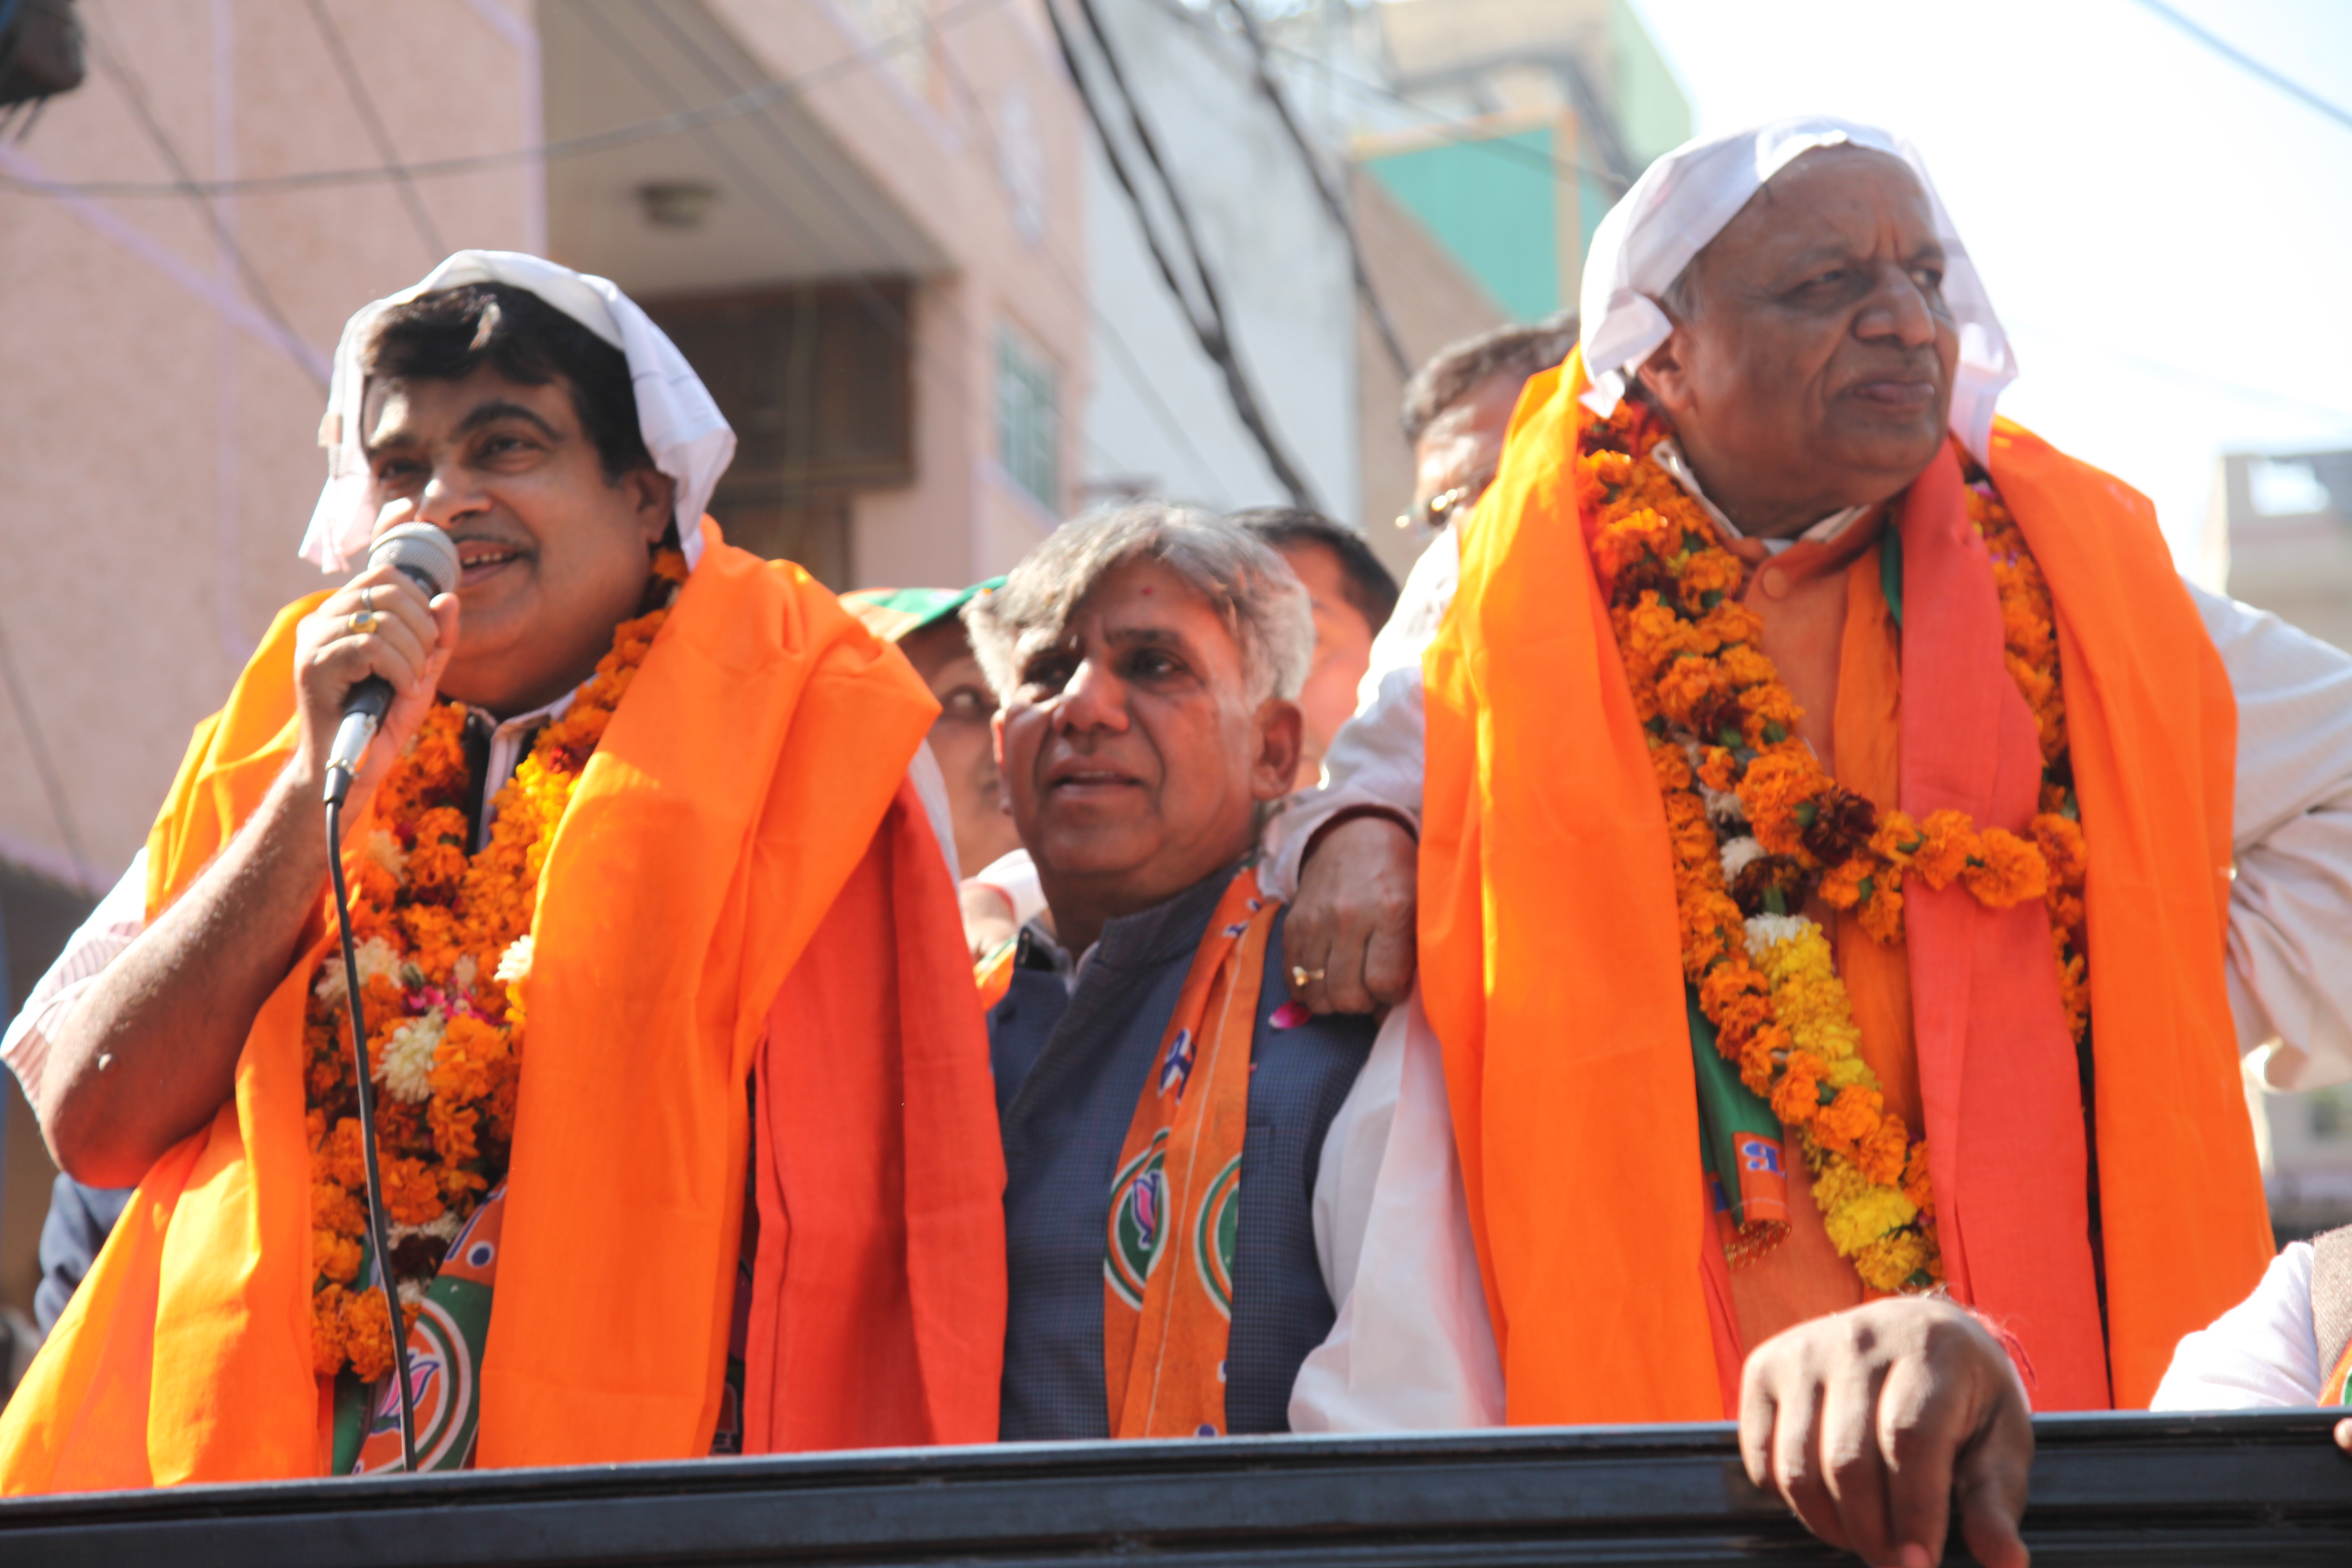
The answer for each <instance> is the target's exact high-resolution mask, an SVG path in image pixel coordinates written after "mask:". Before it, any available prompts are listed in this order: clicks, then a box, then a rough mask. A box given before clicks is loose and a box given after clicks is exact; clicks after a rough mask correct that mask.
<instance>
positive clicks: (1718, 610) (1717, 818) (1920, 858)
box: [1575, 402, 2087, 1291]
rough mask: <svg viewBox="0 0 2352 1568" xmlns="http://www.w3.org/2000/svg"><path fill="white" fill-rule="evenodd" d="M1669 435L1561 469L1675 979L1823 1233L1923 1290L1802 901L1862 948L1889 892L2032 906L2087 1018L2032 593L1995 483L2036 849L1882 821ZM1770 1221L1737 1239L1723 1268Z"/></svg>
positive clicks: (2061, 749) (1930, 1236) (1911, 1221)
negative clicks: (1674, 935) (1797, 1157)
mask: <svg viewBox="0 0 2352 1568" xmlns="http://www.w3.org/2000/svg"><path fill="white" fill-rule="evenodd" d="M1665 434H1666V432H1665V431H1664V429H1663V428H1661V427H1660V426H1658V425H1657V424H1656V423H1655V422H1654V420H1652V419H1651V418H1650V417H1649V416H1648V414H1647V412H1646V411H1645V410H1644V409H1643V408H1642V407H1641V405H1638V404H1635V403H1633V402H1627V403H1625V404H1622V405H1620V407H1619V408H1618V411H1617V412H1616V414H1615V415H1613V416H1611V417H1610V418H1608V419H1605V420H1597V421H1594V422H1592V423H1591V424H1589V425H1588V426H1586V427H1585V429H1584V431H1583V434H1582V437H1581V439H1580V447H1579V459H1578V462H1577V465H1576V470H1575V471H1576V482H1577V485H1578V490H1579V494H1578V502H1579V510H1580V513H1581V514H1582V515H1583V516H1585V517H1586V518H1587V519H1589V520H1590V521H1588V523H1587V528H1588V532H1589V537H1590V542H1591V551H1592V556H1593V561H1594V563H1595V566H1596V568H1597V569H1598V571H1599V572H1600V574H1601V580H1602V584H1603V586H1604V590H1605V592H1606V593H1607V595H1608V598H1609V603H1610V619H1611V623H1612V627H1613V629H1614V631H1615V635H1616V641H1617V644H1618V647H1619V650H1620V652H1621V654H1622V657H1623V659H1624V664H1625V672H1626V676H1627V679H1628V680H1629V681H1630V683H1631V685H1632V688H1633V697H1634V702H1635V706H1636V710H1637V711H1638V712H1639V714H1640V716H1641V718H1642V721H1643V724H1644V726H1645V727H1646V729H1647V730H1648V731H1649V742H1650V751H1651V757H1652V761H1653V763H1654V766H1655V768H1656V770H1657V774H1658V783H1659V788H1660V791H1661V793H1662V795H1663V796H1664V806H1665V813H1666V825H1667V834H1668V837H1669V840H1670V843H1671V847H1672V849H1673V853H1674V861H1675V900H1676V907H1677V908H1678V910H1680V912H1681V919H1682V928H1683V929H1682V952H1683V970H1684V975H1685V979H1686V980H1687V981H1688V982H1689V984H1691V985H1692V986H1693V987H1694V988H1696V993H1697V997H1698V1002H1699V1006H1700V1009H1701V1011H1702V1012H1704V1013H1705V1014H1706V1017H1707V1019H1708V1020H1709V1021H1710V1022H1711V1023H1712V1024H1714V1026H1715V1027H1716V1030H1717V1049H1718V1050H1720V1051H1721V1052H1722V1054H1723V1056H1724V1057H1725V1058H1726V1059H1727V1060H1728V1061H1730V1062H1732V1063H1733V1064H1734V1065H1735V1066H1737V1067H1738V1068H1739V1071H1740V1078H1741V1081H1742V1082H1743V1083H1745V1084H1746V1085H1747V1086H1748V1089H1750V1090H1751V1091H1753V1092H1754V1093H1756V1094H1758V1095H1759V1096H1760V1097H1762V1098H1764V1099H1765V1100H1769V1102H1770V1103H1771V1106H1772V1109H1773V1111H1774V1114H1776V1115H1777V1116H1778V1117H1779V1118H1780V1120H1781V1121H1782V1122H1784V1123H1785V1124H1786V1125H1788V1126H1790V1127H1792V1128H1794V1129H1796V1130H1797V1131H1798V1132H1799V1134H1800V1137H1801V1142H1802V1147H1803V1149H1804V1152H1805V1158H1806V1163H1807V1166H1808V1168H1809V1169H1810V1170H1811V1172H1812V1173H1813V1177H1814V1181H1813V1191H1814V1196H1815V1199H1816V1202H1817V1203H1818V1205H1819V1206H1820V1208H1821V1210H1822V1219H1823V1223H1824V1226H1825V1227H1826V1229H1827V1231H1828V1234H1829V1236H1830V1239H1831V1241H1832V1244H1833V1245H1834V1246H1835V1247H1837V1250H1838V1251H1839V1253H1840V1254H1841V1255H1842V1256H1844V1257H1846V1258H1851V1259H1852V1260H1853V1263H1854V1266H1855V1269H1856V1271H1857V1272H1858V1273H1859V1274H1860V1275H1861V1276H1862V1278H1863V1279H1864V1282H1865V1283H1866V1284H1868V1285H1870V1286H1871V1287H1872V1288H1873V1289H1880V1290H1889V1291H1891V1290H1897V1289H1927V1288H1930V1287H1932V1286H1933V1285H1934V1284H1935V1283H1936V1282H1937V1280H1938V1279H1939V1278H1940V1276H1941V1268H1940V1263H1939V1260H1938V1256H1937V1248H1936V1240H1935V1214H1934V1202H1933V1191H1932V1187H1931V1184H1930V1183H1929V1180H1928V1166H1927V1146H1926V1145H1925V1144H1924V1143H1922V1142H1914V1141H1913V1140H1912V1139H1911V1137H1910V1132H1909V1129H1907V1128H1906V1126H1905V1125H1904V1121H1903V1119H1902V1117H1901V1116H1900V1115H1899V1114H1897V1113H1895V1111H1893V1110H1888V1109H1887V1108H1886V1106H1885V1100H1884V1096H1883V1094H1882V1092H1881V1090H1880V1087H1879V1084H1878V1082H1877V1079H1876V1078H1875V1076H1874V1074H1873V1073H1872V1072H1871V1070H1870V1068H1869V1067H1868V1065H1867V1064H1866V1063H1864V1061H1863V1060H1862V1058H1861V1057H1860V1055H1859V1054H1858V1051H1857V1049H1856V1047H1857V1046H1858V1043H1859V1040H1860V1033H1859V1030H1858V1029H1857V1028H1856V1027H1855V1026H1854V1024H1853V1009H1852V1005H1851V1001H1850V999H1849V998H1848V996H1847V994H1846V992H1845V987H1844V984H1843V981H1841V980H1840V979H1839V978H1838V976H1837V974H1836V973H1835V969H1834V966H1833V964H1832V959H1831V952H1830V948H1829V943H1828V941H1827V939H1826V936H1825V935H1824V934H1823V933H1822V931H1821V929H1820V927H1819V926H1818V925H1817V924H1816V923H1815V922H1814V921H1811V920H1809V919H1805V918H1803V917H1801V915H1799V914H1797V912H1796V911H1798V910H1801V908H1802V907H1803V905H1804V903H1805V901H1806V900H1808V899H1809V898H1810V897H1811V896H1812V895H1813V894H1815V893H1819V894H1820V895H1821V897H1822V901H1823V902H1825V903H1827V904H1829V905H1830V906H1831V907H1832V908H1836V909H1842V910H1855V911H1856V912H1857V915H1858V918H1859V920H1860V922H1861V924H1862V927H1863V929H1864V931H1866V932H1867V933H1868V934H1869V935H1870V936H1871V937H1872V938H1873V939H1874V940H1875V941H1878V942H1887V943H1892V942H1895V941H1898V940H1900V938H1901V936H1902V933H1903V892H1902V889H1903V883H1904V880H1905V879H1906V877H1911V876H1916V877H1918V878H1920V879H1923V880H1924V881H1926V883H1927V885H1928V886H1929V887H1931V888H1937V889H1941V888H1946V887H1949V886H1952V885H1954V884H1955V883H1957V884H1958V885H1959V886H1960V887H1962V888H1964V889H1967V890H1968V891H1969V894H1970V895H1972V896H1973V897H1975V898H1976V899H1978V900H1980V901H1981V902H1983V903H1985V904H1986V905H1988V906H1990V907H1992V908H1996V909H1998V908H2006V907H2008V906H2010V905H2012V904H2016V903H2019V902H2021V901H2023V900H2026V899H2031V898H2040V899H2043V900H2046V901H2047V902H2048V904H2049V907H2050V911H2051V922H2052V929H2053V935H2054V938H2055V942H2056V945H2057V959H2058V963H2059V966H2060V974H2061V984H2062V986H2063V988H2064V991H2065V998H2066V1008H2067V1018H2068V1022H2069V1025H2070V1026H2072V1027H2073V1028H2074V1033H2075V1037H2076V1038H2077V1039H2079V1038H2080V1037H2081V1036H2082V1031H2083V1029H2084V1027H2085V1026H2086V1024H2087V1011H2086V1002H2085V998H2086V996H2087V991H2086V990H2085V988H2084V975H2083V967H2082V965H2083V961H2082V959H2081V957H2080V956H2079V952H2080V950H2081V930H2082V910H2083V903H2082V897H2081V892H2082V878H2083V870H2084V863H2085V862H2084V853H2083V844H2082V836H2081V832H2080V829H2079V827H2078V826H2077V825H2076V822H2075V820H2074V810H2073V804H2072V795H2071V794H2070V793H2068V792H2067V790H2066V789H2065V787H2064V783H2063V779H2064V765H2065V740H2064V735H2065V719H2064V710H2063V702H2062V700H2061V693H2060V687H2059V680H2058V661H2057V641H2056V637H2055V635H2054V632H2053V629H2052V624H2051V620H2050V600H2049V591H2048V587H2047V584H2044V583H2043V582H2042V576H2041V573H2040V571H2039V569H2038V568H2037V567H2035V566H2034V564H2033V561H2032V555H2031V553H2030V552H2028V551H2027V550H2026V547H2025V542H2024V539H2023V536H2022V534H2021V533H2020V532H2019V531H2018V530H2017V528H2016V525H2015V522H2014V521H2013V520H2011V518H2010V517H2009V514H2008V512H2007V510H2005V509H2004V508H2002V507H2001V505H2000V500H1999V498H1998V497H1997V496H1996V495H1994V494H1993V493H1992V489H1991V486H1990V484H1989V483H1986V482H1984V480H1983V479H1982V477H1981V476H1980V475H1972V476H1971V480H1972V483H1971V488H1970V490H1969V516H1970V520H1971V521H1972V522H1973V523H1974V524H1975V526H1976V527H1977V528H1978V530H1979V533H1980V534H1981V535H1982V536H1983V537H1984V539H1985V541H1986V543H1987V546H1988V548H1989V549H1990V551H1991V552H1992V555H1993V559H1994V563H1995V564H1994V572H1995V579H1996V584H1997V587H1998V589H1999V592H2000V599H2001V610H2002V621H2003V625H2004V628H2005V631H2006V636H2007V651H2008V662H2009V667H2010V669H2011V674H2012V676H2013V677H2014V678H2015V679H2017V681H2018V684H2019V687H2020V689H2021V691H2022V692H2023V693H2024V695H2025V698H2026V700H2027V702H2028V704H2029V705H2030V706H2031V707H2032V709H2033V710H2034V715H2035V719H2036V721H2037V723H2038V724H2039V725H2040V727H2041V732H2042V746H2043V758H2044V763H2045V774H2044V779H2045V784H2044V795H2043V802H2042V804H2043V808H2044V809H2043V813H2042V815H2041V816H2037V817H2036V818H2035V819H2034V822H2033V824H2032V837H2031V838H2028V837H2022V836H2020V835H2018V834H2013V833H2010V832H2008V831H2006V830H2004V829H2001V828H1979V827H1978V826H1976V825H1975V824H1974V823H1973V822H1972V821H1970V820H1969V817H1968V816H1966V815H1965V814H1963V813H1960V812H1956V811H1939V812H1936V813H1934V814H1932V815H1930V816H1928V817H1927V820H1926V821H1924V822H1915V821H1913V820H1912V819H1911V818H1910V817H1909V816H1906V815H1905V814H1904V813H1902V812H1900V811H1889V812H1887V813H1885V814H1884V815H1883V816H1882V815H1881V814H1880V813H1879V812H1878V811H1877V809H1876V808H1875V807H1874V805H1872V804H1871V803H1870V802H1869V801H1867V800H1865V799H1864V798H1863V797H1862V796H1860V795H1855V794H1853V792H1852V791H1849V790H1846V789H1844V788H1843V787H1842V786H1841V785H1839V784H1837V782H1836V781H1835V780H1834V779H1832V778H1831V777H1830V775H1829V774H1828V773H1826V772H1825V771H1824V770H1823V769H1822V766H1821V763H1820V762H1819V760H1818V759H1816V758H1815V757H1814V756H1813V754H1812V751H1811V748H1810V747H1809V746H1807V745H1806V743H1805V742H1803V741H1802V740H1801V738H1799V736H1798V734H1797V721H1798V720H1799V719H1800V717H1801V710H1800V709H1799V708H1798V706H1797V704H1796V701H1795V700H1794V698H1793V697H1791V695H1790V692H1789V690H1788V688H1787V687H1786V686H1785V685H1784V684H1783V683H1782V682H1781V680H1780V672H1779V671H1778V669H1776V668H1774V666H1773V664H1772V661H1771V659H1770V658H1768V657H1766V655H1765V654H1764V652H1763V649H1762V646H1761V645H1762V635H1763V623H1762V621H1761V620H1760V619H1759V617H1758V616H1756V615H1755V614H1754V613H1753V612H1752V611H1750V610H1748V609H1747V608H1746V607H1745V606H1744V605H1740V604H1739V603H1738V593H1739V590H1740V587H1741V585H1742V584H1743V583H1744V582H1745V580H1746V567H1745V566H1744V565H1743V563H1741V562H1740V561H1739V559H1738V557H1737V556H1735V555H1733V554H1732V553H1731V552H1729V551H1727V550H1726V549H1724V548H1723V547H1722V545H1721V543H1720V542H1719V541H1718V540H1717V536H1716V531H1715V527H1714V524H1713V523H1712V521H1710V520H1709V519H1708V518H1707V517H1706V514H1705V513H1704V511H1703V510H1701V509H1700V508H1699V506H1698V504H1697V503H1696V501H1695V500H1693V499H1692V498H1691V497H1690V496H1689V495H1688V493H1686V492H1685V490H1684V489H1682V488H1681V487H1680V486H1679V485H1677V484H1676V483H1675V481H1674V479H1672V478H1671V477H1670V476H1668V475H1667V474H1666V473H1665V471H1664V469H1662V468H1659V466H1658V465H1657V464H1655V463H1654V462H1652V461H1650V460H1649V457H1650V453H1651V450H1652V448H1654V447H1655V446H1656V445H1657V444H1658V442H1659V441H1661V440H1662V439H1664V437H1665ZM1777 1239H1779V1233H1778V1232H1777V1231H1770V1230H1768V1229H1765V1228H1762V1227H1759V1229H1758V1231H1757V1234H1754V1235H1748V1234H1745V1233H1743V1235H1742V1236H1741V1237H1739V1238H1738V1242H1737V1243H1736V1244H1735V1246H1734V1247H1733V1249H1732V1250H1733V1253H1734V1255H1735V1257H1737V1258H1741V1259H1745V1258H1752V1257H1755V1256H1758V1255H1759V1254H1760V1253H1761V1252H1762V1251H1763V1250H1765V1249H1767V1248H1768V1247H1769V1246H1770V1245H1771V1243H1772V1242H1773V1241H1776V1240H1777Z"/></svg>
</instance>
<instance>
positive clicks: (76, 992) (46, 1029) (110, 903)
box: [0, 847, 147, 1103]
mask: <svg viewBox="0 0 2352 1568" xmlns="http://www.w3.org/2000/svg"><path fill="white" fill-rule="evenodd" d="M146 929H147V851H146V850H145V849H144V848H143V847H142V849H141V850H140V851H139V853H138V854H137V855H135V856H133V857H132V858H131V869H129V870H128V871H125V872H123V873H122V879H121V881H119V882H117V883H115V884H114V887H113V889H111V890H110V891H109V892H108V894H107V895H106V897H105V898H103V899H100V900H99V902H98V908H96V909H94V910H90V912H89V919H88V920H86V921H82V923H81V929H80V930H79V931H75V932H74V933H73V935H72V936H70V937H68V939H67V940H66V945H65V951H64V952H60V953H58V961H57V962H56V963H52V964H50V965H49V972H48V973H47V974H44V975H42V976H41V978H40V979H39V980H38V981H37V982H36V983H35V984H34V986H33V990H32V994H30V995H28V996H26V998H25V1005H24V1007H23V1008H22V1010H20V1011H19V1012H18V1013H17V1015H16V1019H15V1021H14V1022H12V1023H11V1024H9V1026H8V1032H7V1034H6V1035H5V1036H0V1061H5V1062H6V1063H7V1064H8V1068H9V1070H10V1071H12V1072H14V1073H15V1074H16V1081H17V1082H18V1083H20V1084H22V1085H24V1086H25V1098H26V1100H31V1101H34V1102H35V1103H37V1102H38V1098H39V1095H40V1089H41V1072H42V1069H43V1068H46V1067H47V1065H48V1060H49V1042H50V1041H51V1040H52V1039H55V1038H56V1037H57V1032H58V1026H60V1025H62V1024H63V1023H64V1022H65V1019H66V1016H67V1015H68V1013H71V1012H72V1011H73V1009H74V1007H75V1005H77V1004H78V1003H79V1002H80V1001H81V999H82V996H83V994H85V993H87V992H88V991H89V988H90V987H91V986H92V985H95V984H98V977H99V974H100V973H101V972H102V971H103V970H104V969H105V968H106V966H107V965H108V964H110V963H113V962H114V961H115V960H116V959H118V958H120V957H121V956H122V950H123V949H124V948H127V947H129V946H130V945H131V942H134V941H136V940H137V938H138V936H139V933H140V932H141V931H145V930H146Z"/></svg>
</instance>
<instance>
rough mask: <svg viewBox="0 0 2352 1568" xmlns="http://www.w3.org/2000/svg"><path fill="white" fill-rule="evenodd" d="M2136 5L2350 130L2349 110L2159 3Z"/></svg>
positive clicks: (2144, 0) (2146, 0)
mask: <svg viewBox="0 0 2352 1568" xmlns="http://www.w3.org/2000/svg"><path fill="white" fill-rule="evenodd" d="M2139 4H2140V7H2141V9H2143V10H2147V11H2153V12H2154V13H2156V15H2158V16H2161V17H2163V18H2164V19H2165V20H2166V21H2168V22H2169V23H2171V24H2172V25H2173V26H2176V27H2178V28H2179V29H2180V30H2181V31H2182V32H2184V33H2186V34H2188V35H2189V37H2192V38H2194V39H2196V40H2197V41H2198V42H2199V43H2200V44H2202V45H2204V46H2205V47H2207V48H2209V49H2210V50H2212V51H2213V52H2214V53H2215V54H2217V55H2219V56H2221V58H2223V59H2225V60H2228V61H2229V62H2230V63H2231V65H2234V66H2236V67H2237V68H2239V69H2240V70H2242V71H2245V72H2247V73H2248V74H2249V75H2252V76H2254V77H2258V78H2260V79H2262V80H2263V81H2266V82H2268V83H2269V84H2270V85H2271V86H2273V87H2274V88H2276V89H2279V90H2280V91H2281V92H2283V93H2285V94H2286V95H2287V96H2288V97H2289V98H2292V99H2294V100H2296V101H2297V102H2299V103H2301V104H2303V105H2304V106H2305V108H2307V109H2314V110H2318V111H2319V112H2320V113H2322V114H2324V115H2326V116H2327V118H2328V119H2330V120H2333V121H2336V124H2338V125H2341V126H2344V127H2346V128H2347V129H2352V110H2347V109H2345V108H2344V107H2343V106H2342V105H2340V104H2336V103H2333V102H2330V101H2329V100H2326V99H2324V98H2322V97H2320V96H2319V95H2318V94H2317V93H2315V92H2314V91H2312V90H2311V89H2309V88H2307V87H2305V86H2304V85H2303V84H2302V83H2301V82H2299V81H2296V80H2295V79H2293V78H2292V77H2288V76H2284V75H2283V74H2281V73H2280V72H2278V71H2275V70H2273V69H2272V68H2270V67H2269V66H2266V65H2264V64H2263V62H2262V61H2260V60H2258V59H2256V58H2254V57H2253V56H2252V55H2250V54H2248V53H2246V51H2245V50H2243V49H2242V48H2240V47H2237V46H2236V45H2235V44H2232V43H2231V42H2229V41H2228V40H2227V39H2225V38H2222V37H2218V36H2217V35H2215V34H2212V33H2209V32H2207V31H2206V30H2205V29H2204V28H2202V27H2200V26H2198V25H2197V24H2196V23H2194V22H2192V21H2190V20H2189V18H2188V17H2186V16H2182V15H2181V14H2180V13H2179V12H2178V11H2176V10H2174V9H2173V8H2172V7H2171V6H2169V5H2165V4H2164V3H2163V0H2139Z"/></svg>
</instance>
